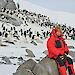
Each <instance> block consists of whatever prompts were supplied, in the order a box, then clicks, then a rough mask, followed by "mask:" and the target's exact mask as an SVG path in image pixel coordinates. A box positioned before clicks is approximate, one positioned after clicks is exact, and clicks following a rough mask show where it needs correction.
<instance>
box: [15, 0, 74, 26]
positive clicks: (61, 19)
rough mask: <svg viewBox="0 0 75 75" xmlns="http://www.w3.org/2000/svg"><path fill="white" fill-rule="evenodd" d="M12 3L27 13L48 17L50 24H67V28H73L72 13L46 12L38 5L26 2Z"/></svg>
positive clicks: (21, 0) (25, 0)
mask: <svg viewBox="0 0 75 75" xmlns="http://www.w3.org/2000/svg"><path fill="white" fill-rule="evenodd" d="M14 1H15V2H16V3H19V4H20V9H27V10H28V11H32V12H36V13H40V14H44V15H47V16H49V17H50V19H51V21H52V22H58V23H60V24H67V25H68V26H72V27H75V22H74V20H75V14H73V13H68V12H62V11H60V12H58V11H52V10H48V9H45V8H43V7H40V6H38V5H35V4H32V3H30V2H28V1H27V0H14Z"/></svg>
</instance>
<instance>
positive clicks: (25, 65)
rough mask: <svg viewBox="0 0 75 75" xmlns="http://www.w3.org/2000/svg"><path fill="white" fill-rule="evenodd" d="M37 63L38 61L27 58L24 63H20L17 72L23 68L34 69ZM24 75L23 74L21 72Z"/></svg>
mask: <svg viewBox="0 0 75 75" xmlns="http://www.w3.org/2000/svg"><path fill="white" fill-rule="evenodd" d="M35 65H36V62H35V61H33V60H32V59H29V60H27V61H26V62H24V63H23V64H22V65H20V66H19V67H18V69H17V71H16V72H18V71H21V70H22V69H29V70H33V68H34V66H35ZM21 75H22V74H21Z"/></svg>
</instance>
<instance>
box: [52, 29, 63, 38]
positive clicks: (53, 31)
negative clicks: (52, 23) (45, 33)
mask: <svg viewBox="0 0 75 75" xmlns="http://www.w3.org/2000/svg"><path fill="white" fill-rule="evenodd" d="M55 30H56V28H55V29H53V30H52V32H51V34H53V35H54V36H57V35H56V32H55ZM62 37H63V33H61V38H62Z"/></svg>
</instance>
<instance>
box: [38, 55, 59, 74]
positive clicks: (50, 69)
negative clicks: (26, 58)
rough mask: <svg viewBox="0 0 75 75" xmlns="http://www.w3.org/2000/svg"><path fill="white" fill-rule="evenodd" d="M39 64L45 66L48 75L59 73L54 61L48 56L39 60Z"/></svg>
mask: <svg viewBox="0 0 75 75" xmlns="http://www.w3.org/2000/svg"><path fill="white" fill-rule="evenodd" d="M39 64H40V65H42V66H43V67H44V68H45V70H46V72H47V73H48V75H59V73H58V69H57V64H56V62H55V61H54V60H53V59H50V58H49V57H48V56H46V57H45V58H44V59H43V60H42V61H40V62H39Z"/></svg>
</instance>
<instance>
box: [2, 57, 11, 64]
mask: <svg viewBox="0 0 75 75" xmlns="http://www.w3.org/2000/svg"><path fill="white" fill-rule="evenodd" d="M2 60H4V61H5V62H6V64H12V63H11V61H10V60H9V58H8V57H6V56H4V57H2Z"/></svg>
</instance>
